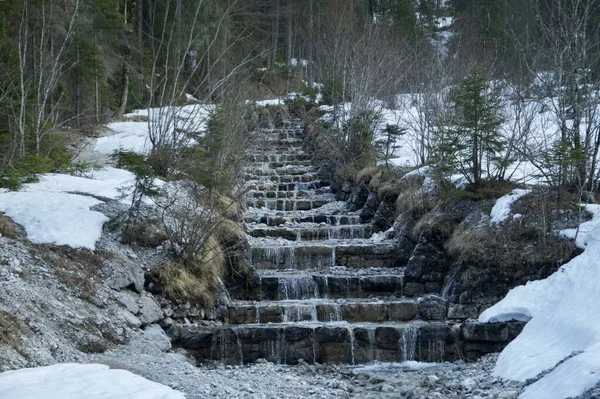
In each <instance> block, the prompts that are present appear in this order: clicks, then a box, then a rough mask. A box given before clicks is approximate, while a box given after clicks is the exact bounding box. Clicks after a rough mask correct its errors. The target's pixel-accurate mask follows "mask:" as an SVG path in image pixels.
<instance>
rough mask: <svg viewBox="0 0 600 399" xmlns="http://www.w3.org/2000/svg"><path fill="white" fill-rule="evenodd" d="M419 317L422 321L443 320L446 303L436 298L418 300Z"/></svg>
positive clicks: (428, 297)
mask: <svg viewBox="0 0 600 399" xmlns="http://www.w3.org/2000/svg"><path fill="white" fill-rule="evenodd" d="M418 308H419V316H420V317H421V319H423V320H445V319H446V313H447V311H446V301H444V300H443V299H442V298H440V297H438V296H433V295H431V296H427V297H423V298H419V307H418Z"/></svg>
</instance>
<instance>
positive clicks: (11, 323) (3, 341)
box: [0, 310, 27, 355]
mask: <svg viewBox="0 0 600 399" xmlns="http://www.w3.org/2000/svg"><path fill="white" fill-rule="evenodd" d="M26 332H27V326H26V325H25V324H24V323H23V322H22V321H21V320H20V319H19V318H18V317H17V316H15V315H14V314H12V313H8V312H6V311H4V310H0V346H8V347H10V348H13V349H14V350H16V351H17V352H19V353H20V354H22V355H24V352H23V348H22V346H21V341H20V339H19V336H20V335H21V334H24V333H26Z"/></svg>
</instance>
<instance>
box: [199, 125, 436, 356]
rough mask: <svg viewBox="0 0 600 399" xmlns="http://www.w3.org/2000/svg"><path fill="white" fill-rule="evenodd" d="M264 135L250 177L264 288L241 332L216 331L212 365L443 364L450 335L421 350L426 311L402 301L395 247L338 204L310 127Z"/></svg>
mask: <svg viewBox="0 0 600 399" xmlns="http://www.w3.org/2000/svg"><path fill="white" fill-rule="evenodd" d="M262 134H264V136H265V138H266V140H265V142H264V145H263V146H262V148H258V149H256V154H255V156H254V158H253V159H254V161H255V164H254V165H252V166H251V167H249V168H248V169H247V170H246V178H247V179H248V181H247V187H248V188H249V191H248V205H249V206H250V207H251V208H249V209H248V210H247V211H246V213H245V215H244V221H245V222H246V225H247V232H248V235H249V238H248V242H249V244H250V248H251V261H252V263H253V265H254V267H255V269H256V270H257V272H258V274H259V279H258V280H259V282H260V286H259V288H260V289H258V290H256V289H254V288H252V291H250V288H249V289H248V294H247V296H246V297H243V296H241V297H238V300H241V302H239V303H238V304H237V305H236V304H235V303H234V305H233V306H232V307H231V308H230V309H229V310H230V313H229V319H228V320H229V321H228V323H229V324H230V325H234V326H233V327H231V328H230V329H233V330H234V331H235V333H231V331H222V330H225V329H227V328H228V327H227V326H223V327H210V328H211V329H212V330H211V331H214V334H213V338H212V341H207V345H209V346H208V347H207V348H206V352H209V353H206V357H207V358H208V357H209V356H210V358H211V359H215V360H217V359H225V357H227V356H229V357H231V358H232V360H231V361H230V363H231V364H233V363H235V362H240V361H242V360H244V361H246V362H251V361H255V360H257V359H259V358H265V359H267V360H269V361H272V362H275V363H291V364H295V363H297V361H298V359H300V358H302V359H304V360H305V361H309V362H310V361H312V362H316V361H317V360H318V361H320V362H323V363H336V364H340V363H342V364H343V363H345V364H356V363H364V362H377V361H395V360H400V361H408V360H429V359H431V361H438V360H439V359H442V358H443V357H444V355H445V353H444V352H445V351H446V350H447V348H446V347H445V346H444V340H443V339H441V337H442V335H441V333H440V339H438V338H437V336H435V334H430V333H428V334H427V335H425V334H424V335H423V337H425V336H427V337H428V338H427V339H428V341H427V342H423V343H420V333H419V329H420V328H421V326H422V325H423V323H420V324H415V325H414V326H413V325H411V324H410V323H411V322H412V319H413V318H415V316H416V315H417V314H418V313H417V312H416V311H414V312H413V313H412V316H411V309H414V306H415V305H414V304H415V303H416V302H415V301H414V299H406V298H402V291H403V284H404V282H403V280H402V268H401V267H399V266H398V265H396V264H395V261H394V256H395V244H394V242H393V241H392V240H375V239H373V238H372V228H371V225H369V224H364V223H363V222H362V220H361V218H360V215H359V214H358V213H357V212H354V213H353V212H348V211H347V210H346V204H345V203H343V202H336V201H335V196H334V194H333V193H332V191H331V188H330V187H329V184H328V183H327V182H324V181H321V180H320V179H319V176H318V173H317V172H316V168H315V167H314V166H312V165H311V163H310V162H309V157H308V155H307V154H306V152H305V151H304V150H303V148H302V142H303V132H302V129H301V128H298V127H295V128H292V127H288V128H284V129H272V130H263V131H262ZM384 297H385V299H384ZM251 301H252V302H251ZM207 328H209V327H207ZM397 334H399V335H397ZM430 336H431V337H434V338H432V339H431V340H429V337H430ZM390 337H392V339H391V341H390ZM397 337H399V338H397ZM367 339H368V343H367V342H366V340H367ZM396 341H397V342H396ZM203 342H204V341H203ZM367 344H368V346H367ZM421 344H422V345H421ZM378 345H382V346H381V347H378ZM348 346H349V347H348ZM203 350H204V349H203ZM426 350H427V352H428V353H427V354H425V351H426ZM421 351H422V352H423V356H425V357H427V359H422V358H421ZM196 352H198V351H196Z"/></svg>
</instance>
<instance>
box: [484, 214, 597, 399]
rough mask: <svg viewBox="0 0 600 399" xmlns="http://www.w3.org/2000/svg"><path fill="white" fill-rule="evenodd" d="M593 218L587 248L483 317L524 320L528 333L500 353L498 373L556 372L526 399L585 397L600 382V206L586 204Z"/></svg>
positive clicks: (575, 234) (582, 233)
mask: <svg viewBox="0 0 600 399" xmlns="http://www.w3.org/2000/svg"><path fill="white" fill-rule="evenodd" d="M586 209H587V210H588V211H590V212H592V213H593V218H592V220H590V221H588V222H585V223H583V224H581V226H580V228H579V231H577V230H576V229H570V230H565V231H562V232H561V234H563V235H564V236H566V237H569V238H576V244H577V246H578V247H580V248H583V249H584V252H583V253H582V254H581V255H579V256H577V257H575V258H574V259H572V260H571V261H570V262H568V263H567V264H565V265H564V266H562V267H561V268H560V269H559V270H558V271H557V272H556V273H554V274H553V275H551V276H550V277H548V278H547V279H545V280H539V281H533V282H529V283H527V284H526V285H523V286H519V287H516V288H514V289H513V290H511V291H510V292H509V293H508V295H507V296H506V297H505V298H504V299H503V300H502V301H500V302H499V303H497V304H496V305H494V306H492V307H491V308H489V309H487V310H486V311H485V312H483V313H482V314H481V316H480V317H479V321H480V322H493V321H506V320H513V319H514V320H524V321H527V320H529V322H528V323H527V325H526V326H525V328H524V329H523V332H522V333H521V334H520V335H519V336H518V337H517V338H516V339H515V340H514V341H512V342H511V343H510V344H509V345H508V346H507V347H506V348H505V349H504V351H503V352H502V353H501V354H500V356H499V358H498V362H497V364H496V367H495V368H494V374H495V375H497V376H499V377H502V378H506V379H512V380H518V381H525V380H526V379H528V378H533V377H535V376H537V375H538V374H540V373H541V372H542V371H544V370H551V369H552V368H554V367H555V366H556V365H557V363H559V362H560V361H562V360H563V359H565V358H566V357H568V356H570V355H572V354H574V353H578V352H581V353H580V354H577V355H575V356H574V357H572V358H570V359H568V360H566V361H565V362H564V363H562V364H561V365H560V366H559V367H556V368H555V369H554V370H553V371H552V372H550V373H549V374H547V375H545V376H544V377H542V378H541V379H540V380H538V381H537V382H536V383H534V384H532V385H531V386H529V387H527V388H526V389H525V391H524V393H523V394H522V396H521V398H523V399H537V398H544V399H563V398H567V397H574V396H578V395H580V394H581V393H582V392H584V391H585V390H587V389H589V388H591V387H592V386H594V385H595V384H597V383H598V382H600V290H599V289H598V287H599V286H600V273H599V272H598V259H600V205H586Z"/></svg>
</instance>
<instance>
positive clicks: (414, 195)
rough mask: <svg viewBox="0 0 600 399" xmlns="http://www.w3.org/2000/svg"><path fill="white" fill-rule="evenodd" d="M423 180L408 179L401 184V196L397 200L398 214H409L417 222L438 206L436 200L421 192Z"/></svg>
mask: <svg viewBox="0 0 600 399" xmlns="http://www.w3.org/2000/svg"><path fill="white" fill-rule="evenodd" d="M422 185H423V181H422V180H420V179H419V180H417V179H406V180H402V181H401V184H400V188H399V190H400V194H399V195H398V198H397V199H396V212H397V213H398V214H400V213H409V214H410V215H411V216H412V217H413V218H414V219H415V220H417V219H420V218H421V217H423V216H424V215H425V214H426V213H427V212H430V211H431V210H432V209H433V208H434V207H435V204H436V199H435V198H433V197H432V196H431V195H429V194H424V193H423V192H422V191H421V187H422Z"/></svg>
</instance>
